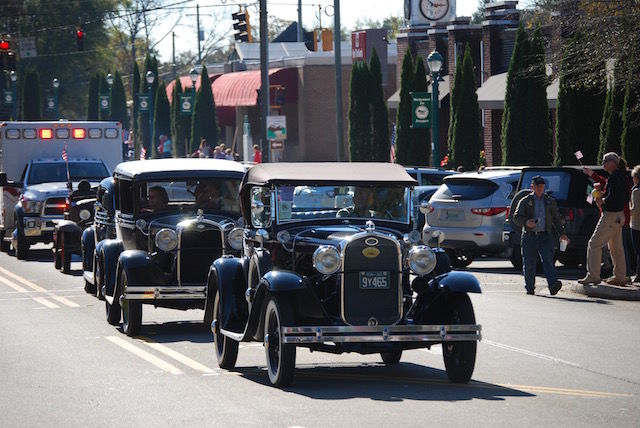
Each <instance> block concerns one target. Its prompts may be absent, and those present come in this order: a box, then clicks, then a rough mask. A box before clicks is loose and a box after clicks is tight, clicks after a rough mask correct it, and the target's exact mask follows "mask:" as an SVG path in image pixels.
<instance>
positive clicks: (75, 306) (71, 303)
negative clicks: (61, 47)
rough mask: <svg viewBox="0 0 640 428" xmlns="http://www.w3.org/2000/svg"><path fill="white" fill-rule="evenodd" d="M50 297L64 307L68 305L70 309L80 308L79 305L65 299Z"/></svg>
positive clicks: (50, 295)
mask: <svg viewBox="0 0 640 428" xmlns="http://www.w3.org/2000/svg"><path fill="white" fill-rule="evenodd" d="M49 297H51V298H52V299H54V300H57V301H58V302H60V303H62V304H63V305H67V306H69V307H70V308H79V307H80V305H78V304H77V303H74V302H72V301H71V300H69V299H67V298H64V297H62V296H55V295H53V294H49Z"/></svg>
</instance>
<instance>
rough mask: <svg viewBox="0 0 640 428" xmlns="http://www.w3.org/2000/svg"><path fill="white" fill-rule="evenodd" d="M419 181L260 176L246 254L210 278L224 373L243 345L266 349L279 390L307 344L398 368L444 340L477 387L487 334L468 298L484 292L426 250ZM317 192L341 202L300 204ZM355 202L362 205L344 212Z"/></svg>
mask: <svg viewBox="0 0 640 428" xmlns="http://www.w3.org/2000/svg"><path fill="white" fill-rule="evenodd" d="M415 184H416V182H415V180H413V179H412V178H411V177H410V176H409V175H407V173H406V172H405V171H404V170H403V168H402V167H401V166H399V165H396V164H389V163H380V164H370V163H330V164H328V163H300V164H295V163H278V164H259V165H256V166H254V167H252V168H251V169H250V170H249V171H248V172H247V174H246V175H245V177H244V179H243V182H242V187H241V190H240V197H241V204H242V212H243V216H244V225H245V226H244V232H243V234H242V235H243V237H244V254H243V255H242V257H221V258H218V259H217V260H216V261H215V262H214V263H213V265H212V266H211V273H210V275H209V281H210V282H209V288H210V289H211V291H212V293H211V294H210V295H209V298H210V299H211V298H213V297H214V293H213V291H214V290H215V298H214V299H213V308H214V310H213V312H214V321H213V323H212V325H211V329H212V331H213V333H214V336H215V338H214V340H215V351H216V356H217V359H218V364H219V366H220V367H221V368H224V369H231V368H233V367H234V366H235V363H236V359H237V356H238V344H239V343H240V342H242V341H258V342H262V343H264V345H265V352H266V361H267V372H268V376H269V381H270V383H271V384H272V385H275V386H280V387H282V386H285V385H288V384H290V383H291V382H292V380H293V375H294V368H295V356H296V347H300V346H301V347H306V348H309V349H311V350H313V351H325V352H331V353H336V354H340V353H343V352H357V353H362V354H370V353H380V355H381V357H382V361H383V362H384V363H386V364H395V363H397V362H398V361H400V358H401V356H402V351H404V350H407V349H416V348H429V347H430V346H432V345H434V344H436V343H442V344H443V356H444V363H445V367H446V370H447V375H448V376H449V378H450V379H451V380H452V381H454V382H467V381H469V379H470V378H471V375H472V373H473V369H474V364H475V355H476V346H477V340H479V339H480V326H479V325H477V324H476V322H475V315H474V311H473V306H472V304H471V301H470V299H469V297H468V295H467V293H470V292H471V293H479V292H480V291H481V290H480V284H479V283H478V281H477V279H476V278H475V277H473V276H472V275H470V274H467V273H462V272H450V265H449V261H448V257H447V256H446V254H445V253H444V252H443V251H442V250H439V249H437V248H436V249H432V248H430V247H428V246H426V245H421V243H420V238H421V236H420V233H419V232H418V231H417V230H415V229H414V228H413V226H412V221H411V209H410V206H411V187H412V186H414V185H415ZM308 187H312V188H315V193H318V194H323V195H329V194H332V195H333V199H334V200H332V201H330V200H325V199H324V198H323V199H320V200H318V203H317V204H316V205H315V206H309V205H308V204H307V203H305V204H304V207H300V206H299V205H300V204H298V201H297V200H296V197H297V195H300V192H299V189H301V188H308ZM347 194H351V195H353V196H352V203H353V205H351V206H345V207H340V206H341V204H342V202H340V201H341V200H342V196H343V195H347ZM305 201H306V202H308V201H309V200H308V199H305ZM411 275H415V278H414V279H413V280H412V279H411Z"/></svg>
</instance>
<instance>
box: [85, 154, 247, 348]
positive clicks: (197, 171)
mask: <svg viewBox="0 0 640 428" xmlns="http://www.w3.org/2000/svg"><path fill="white" fill-rule="evenodd" d="M243 175H244V167H243V166H242V165H241V164H240V163H237V162H234V161H227V160H219V159H159V160H149V161H134V162H125V163H121V164H119V165H118V166H117V167H116V169H115V171H114V173H113V178H114V196H115V225H116V238H114V239H105V240H104V241H103V243H102V244H101V246H100V250H99V252H97V257H96V263H97V265H98V266H99V268H98V270H99V271H100V275H102V279H101V280H99V281H100V283H101V288H102V290H101V292H102V295H103V296H104V298H105V301H106V315H107V321H108V322H109V323H110V324H112V325H116V324H118V323H119V322H120V314H121V312H122V319H123V331H124V332H125V333H126V334H127V335H130V336H134V335H136V334H138V332H139V331H140V327H141V324H142V304H143V303H146V304H152V305H154V306H157V307H165V308H172V309H182V310H187V309H205V322H206V323H207V324H210V322H211V319H212V318H213V317H212V307H209V308H206V307H205V305H206V303H207V295H208V291H207V275H208V273H209V267H210V265H211V263H212V262H213V261H214V260H215V259H217V258H218V257H220V256H221V255H223V254H227V253H231V254H236V255H239V254H240V251H241V249H242V231H241V230H240V229H237V230H236V232H233V230H234V228H235V226H236V225H237V221H238V220H239V218H240V216H241V214H240V203H239V198H238V189H239V185H240V180H241V179H242V176H243Z"/></svg>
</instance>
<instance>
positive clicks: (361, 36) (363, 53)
mask: <svg viewBox="0 0 640 428" xmlns="http://www.w3.org/2000/svg"><path fill="white" fill-rule="evenodd" d="M366 59H367V32H366V31H353V32H352V33H351V60H352V61H353V62H356V61H366Z"/></svg>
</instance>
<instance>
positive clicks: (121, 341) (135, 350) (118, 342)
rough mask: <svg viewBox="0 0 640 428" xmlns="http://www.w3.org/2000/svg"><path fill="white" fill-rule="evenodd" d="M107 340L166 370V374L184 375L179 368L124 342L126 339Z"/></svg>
mask: <svg viewBox="0 0 640 428" xmlns="http://www.w3.org/2000/svg"><path fill="white" fill-rule="evenodd" d="M105 339H107V340H108V341H110V342H111V343H114V344H116V345H118V346H119V347H121V348H122V349H124V350H126V351H129V352H131V353H132V354H134V355H136V356H137V357H140V358H142V359H143V360H145V361H146V362H148V363H151V364H153V365H154V366H156V367H158V368H159V369H160V370H164V371H165V372H169V373H171V374H182V371H181V370H180V369H179V368H177V367H176V366H174V365H171V364H169V363H167V362H166V361H164V360H162V359H160V358H158V357H156V356H155V355H152V354H150V353H148V352H147V351H145V350H143V349H140V348H138V347H137V346H135V345H133V344H132V343H129V342H128V341H126V340H124V339H122V338H120V337H117V336H106V337H105Z"/></svg>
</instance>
